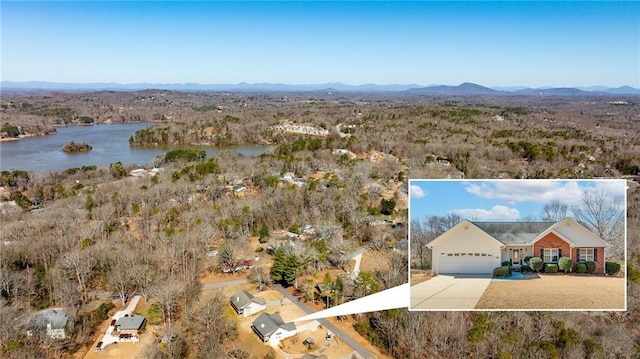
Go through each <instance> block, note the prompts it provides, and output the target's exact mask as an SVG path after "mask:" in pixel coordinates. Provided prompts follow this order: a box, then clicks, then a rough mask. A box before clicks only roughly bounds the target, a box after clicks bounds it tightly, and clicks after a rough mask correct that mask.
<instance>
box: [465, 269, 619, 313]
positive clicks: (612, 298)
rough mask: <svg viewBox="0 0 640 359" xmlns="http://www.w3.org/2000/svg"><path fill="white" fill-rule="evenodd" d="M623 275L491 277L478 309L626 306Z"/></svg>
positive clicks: (609, 307)
mask: <svg viewBox="0 0 640 359" xmlns="http://www.w3.org/2000/svg"><path fill="white" fill-rule="evenodd" d="M625 303H626V298H625V281H624V279H623V278H614V277H605V276H581V275H567V274H539V278H535V279H523V280H511V281H492V282H491V284H489V287H488V288H487V290H486V291H485V292H484V294H483V295H482V297H481V298H480V300H479V301H478V304H477V305H476V309H585V310H597V309H617V310H622V309H624V308H625Z"/></svg>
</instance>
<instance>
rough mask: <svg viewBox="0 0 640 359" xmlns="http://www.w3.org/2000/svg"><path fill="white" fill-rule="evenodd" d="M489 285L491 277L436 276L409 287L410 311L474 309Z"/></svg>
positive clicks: (467, 275)
mask: <svg viewBox="0 0 640 359" xmlns="http://www.w3.org/2000/svg"><path fill="white" fill-rule="evenodd" d="M489 283H491V276H490V275H487V276H483V275H475V274H474V275H471V274H450V275H438V276H435V277H433V278H431V279H430V280H428V281H426V282H422V283H419V284H416V285H414V286H413V287H411V304H410V305H411V310H468V309H474V308H475V307H476V304H477V303H478V300H480V297H482V294H483V293H484V291H485V290H486V289H487V287H488V286H489Z"/></svg>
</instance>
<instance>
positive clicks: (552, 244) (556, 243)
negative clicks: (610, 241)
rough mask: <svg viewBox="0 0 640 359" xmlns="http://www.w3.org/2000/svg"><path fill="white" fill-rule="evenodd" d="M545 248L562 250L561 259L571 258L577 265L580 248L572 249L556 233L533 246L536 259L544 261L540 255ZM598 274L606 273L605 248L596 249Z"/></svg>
mask: <svg viewBox="0 0 640 359" xmlns="http://www.w3.org/2000/svg"><path fill="white" fill-rule="evenodd" d="M544 248H558V249H560V252H561V254H560V256H561V257H569V256H570V257H571V259H572V260H573V263H574V264H575V263H577V259H578V249H579V248H570V247H569V243H567V242H565V241H564V240H562V238H560V237H558V236H557V235H556V234H555V233H553V232H551V233H549V234H547V235H546V236H544V237H542V238H540V240H538V241H537V242H536V243H535V244H534V245H533V255H534V256H535V257H540V258H541V259H543V260H544V258H543V256H542V255H541V253H540V250H541V249H544ZM581 248H593V247H581ZM594 249H595V250H596V260H595V263H596V273H604V248H603V247H596V248H594Z"/></svg>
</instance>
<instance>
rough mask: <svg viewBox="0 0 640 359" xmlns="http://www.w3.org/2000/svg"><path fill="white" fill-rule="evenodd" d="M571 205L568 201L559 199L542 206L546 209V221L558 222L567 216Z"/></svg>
mask: <svg viewBox="0 0 640 359" xmlns="http://www.w3.org/2000/svg"><path fill="white" fill-rule="evenodd" d="M568 209H569V206H568V205H567V204H566V203H562V202H560V201H558V200H555V199H554V200H552V201H551V202H549V203H547V204H545V205H544V207H542V210H543V211H544V217H542V220H543V221H544V222H558V221H560V220H562V219H564V218H566V217H567V211H568Z"/></svg>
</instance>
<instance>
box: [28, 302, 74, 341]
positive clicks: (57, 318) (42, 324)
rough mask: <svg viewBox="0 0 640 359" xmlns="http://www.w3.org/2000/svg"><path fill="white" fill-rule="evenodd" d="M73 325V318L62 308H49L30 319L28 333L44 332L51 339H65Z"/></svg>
mask: <svg viewBox="0 0 640 359" xmlns="http://www.w3.org/2000/svg"><path fill="white" fill-rule="evenodd" d="M71 325H72V320H71V318H70V317H69V316H68V315H67V313H65V312H64V311H61V310H55V309H47V310H46V311H44V312H42V313H38V314H35V315H34V316H33V317H31V320H29V325H28V326H27V335H34V334H37V333H44V334H46V335H47V336H48V337H49V338H51V339H64V338H66V336H67V331H68V330H69V327H70V326H71Z"/></svg>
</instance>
